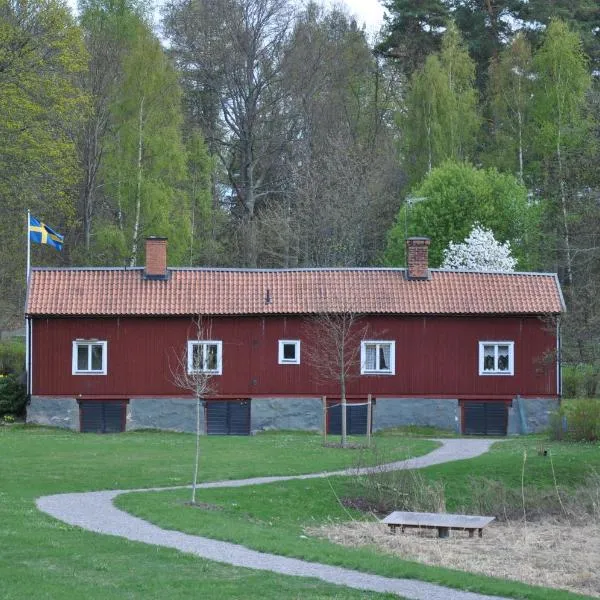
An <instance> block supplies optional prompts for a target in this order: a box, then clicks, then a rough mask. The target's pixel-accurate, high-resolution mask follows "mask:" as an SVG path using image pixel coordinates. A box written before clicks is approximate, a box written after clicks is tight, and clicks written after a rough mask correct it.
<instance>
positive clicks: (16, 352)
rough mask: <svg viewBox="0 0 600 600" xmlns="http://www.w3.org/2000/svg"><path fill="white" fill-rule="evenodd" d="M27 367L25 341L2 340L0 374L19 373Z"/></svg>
mask: <svg viewBox="0 0 600 600" xmlns="http://www.w3.org/2000/svg"><path fill="white" fill-rule="evenodd" d="M24 367H25V342H24V341H23V340H18V339H12V340H5V341H2V342H0V375H9V374H14V375H16V374H18V373H21V372H23V370H24Z"/></svg>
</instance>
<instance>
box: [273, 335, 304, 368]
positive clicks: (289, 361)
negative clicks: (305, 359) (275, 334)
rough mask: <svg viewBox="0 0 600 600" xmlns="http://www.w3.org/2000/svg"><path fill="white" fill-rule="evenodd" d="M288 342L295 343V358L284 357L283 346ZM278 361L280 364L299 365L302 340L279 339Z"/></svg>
mask: <svg viewBox="0 0 600 600" xmlns="http://www.w3.org/2000/svg"><path fill="white" fill-rule="evenodd" d="M286 344H293V345H294V346H295V348H296V356H295V357H294V358H293V359H289V358H284V355H283V347H284V346H285V345H286ZM278 362H279V364H280V365H299V364H300V340H279V353H278Z"/></svg>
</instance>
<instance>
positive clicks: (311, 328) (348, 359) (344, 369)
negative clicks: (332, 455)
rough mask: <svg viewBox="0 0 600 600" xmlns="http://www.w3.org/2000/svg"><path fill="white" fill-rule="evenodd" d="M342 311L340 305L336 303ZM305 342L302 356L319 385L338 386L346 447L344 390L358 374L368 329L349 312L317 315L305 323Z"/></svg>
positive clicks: (345, 402) (342, 442) (356, 316)
mask: <svg viewBox="0 0 600 600" xmlns="http://www.w3.org/2000/svg"><path fill="white" fill-rule="evenodd" d="M338 304H339V305H340V306H342V307H343V305H344V302H343V300H340V302H338ZM307 329H308V340H307V342H308V343H307V348H306V350H305V356H307V361H308V364H309V365H310V367H311V369H312V370H313V371H314V373H315V374H316V377H317V379H318V380H319V381H322V382H330V383H338V384H339V389H340V403H341V407H342V436H341V445H342V447H345V446H346V445H347V442H348V440H347V435H346V414H347V401H346V386H347V383H348V381H349V380H350V379H351V378H353V377H357V376H358V374H359V373H360V345H361V341H362V340H364V339H365V337H366V333H367V330H368V325H367V324H363V323H362V321H361V317H360V315H357V314H356V313H354V312H352V311H350V310H343V311H340V312H326V311H323V312H320V313H317V314H316V315H315V316H314V317H313V318H310V319H308V320H307Z"/></svg>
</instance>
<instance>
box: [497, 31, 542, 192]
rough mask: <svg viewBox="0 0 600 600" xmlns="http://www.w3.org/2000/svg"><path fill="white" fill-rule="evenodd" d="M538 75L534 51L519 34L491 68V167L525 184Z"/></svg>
mask: <svg viewBox="0 0 600 600" xmlns="http://www.w3.org/2000/svg"><path fill="white" fill-rule="evenodd" d="M534 80H535V74H534V72H533V62H532V56H531V48H530V46H529V43H528V42H527V39H526V38H525V36H524V35H522V34H518V35H517V36H516V37H515V38H514V39H513V40H512V42H511V43H510V45H508V46H507V47H506V48H505V49H504V50H503V51H502V53H501V54H500V56H499V58H497V59H494V60H493V61H492V63H491V65H490V75H489V88H488V101H489V103H490V106H491V115H492V130H491V133H492V138H493V143H492V149H491V150H492V151H491V154H492V159H491V161H493V163H492V164H495V165H496V166H497V167H500V166H504V167H505V168H506V169H507V170H509V171H511V172H514V173H517V176H518V179H519V181H520V182H521V183H523V181H524V172H525V152H526V148H527V146H528V145H529V146H530V145H531V144H530V139H529V137H528V135H527V134H529V133H531V132H530V128H531V112H532V98H533V87H534Z"/></svg>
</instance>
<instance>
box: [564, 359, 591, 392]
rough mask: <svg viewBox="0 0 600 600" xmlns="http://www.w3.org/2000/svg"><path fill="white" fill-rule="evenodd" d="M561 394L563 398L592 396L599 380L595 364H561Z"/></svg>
mask: <svg viewBox="0 0 600 600" xmlns="http://www.w3.org/2000/svg"><path fill="white" fill-rule="evenodd" d="M561 375H562V395H563V397H564V398H581V397H585V398H594V397H595V395H596V391H597V390H598V383H599V382H600V368H599V367H598V366H597V365H589V364H588V365H585V364H579V365H563V366H562V369H561Z"/></svg>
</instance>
